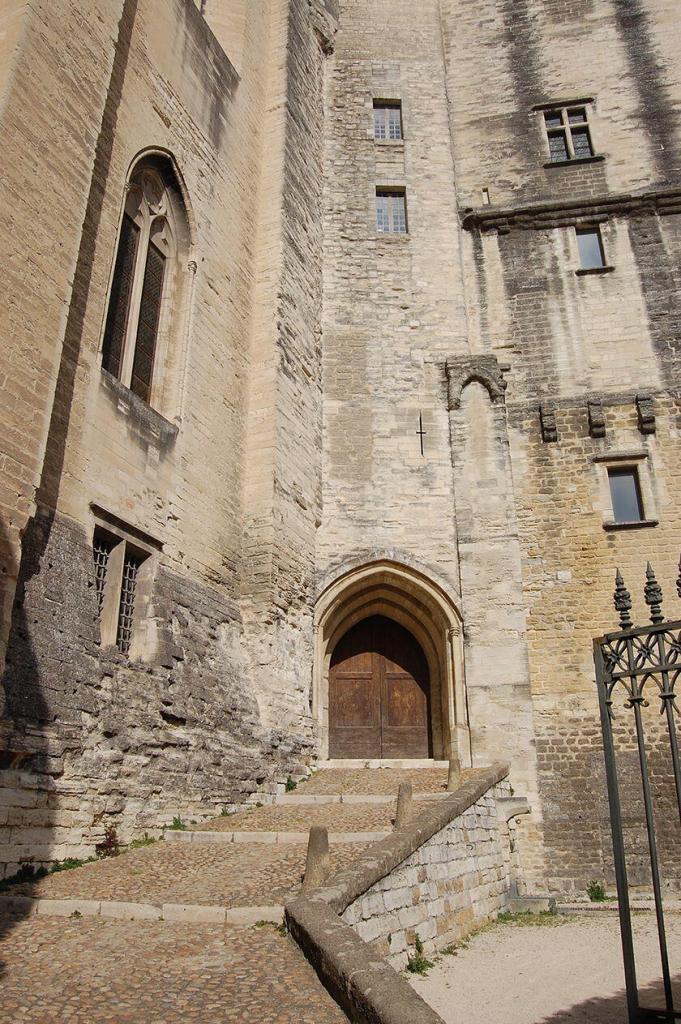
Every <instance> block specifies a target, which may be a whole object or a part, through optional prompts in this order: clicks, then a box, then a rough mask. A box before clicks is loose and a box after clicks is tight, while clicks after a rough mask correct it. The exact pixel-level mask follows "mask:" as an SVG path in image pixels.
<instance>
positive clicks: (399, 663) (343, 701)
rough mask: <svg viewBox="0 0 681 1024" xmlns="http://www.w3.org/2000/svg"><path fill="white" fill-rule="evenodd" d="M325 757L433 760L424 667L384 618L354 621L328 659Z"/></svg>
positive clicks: (402, 633)
mask: <svg viewBox="0 0 681 1024" xmlns="http://www.w3.org/2000/svg"><path fill="white" fill-rule="evenodd" d="M329 756H330V757H339V758H341V757H348V758H350V757H357V758H363V757H366V758H381V757H383V758H391V757H430V756H432V740H431V729H430V678H429V672H428V662H427V661H426V657H425V655H424V653H423V650H422V649H421V646H420V644H419V643H418V642H417V641H416V640H415V639H414V637H413V636H412V634H411V633H410V632H409V631H408V630H407V629H405V628H404V626H401V625H399V623H397V622H394V621H393V620H392V619H389V618H386V617H385V616H383V615H372V616H371V617H369V618H366V619H363V620H362V621H361V622H358V623H357V624H356V625H355V626H353V627H352V628H351V629H349V630H348V632H347V633H345V635H344V636H343V637H342V638H341V639H340V640H339V641H338V643H337V644H336V647H335V649H334V651H333V654H332V655H331V663H330V668H329Z"/></svg>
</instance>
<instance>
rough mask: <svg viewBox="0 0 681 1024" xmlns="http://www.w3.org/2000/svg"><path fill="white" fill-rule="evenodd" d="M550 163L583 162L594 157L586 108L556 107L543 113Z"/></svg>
mask: <svg viewBox="0 0 681 1024" xmlns="http://www.w3.org/2000/svg"><path fill="white" fill-rule="evenodd" d="M544 127H545V129H546V135H547V138H548V142H549V158H550V161H551V163H554V164H555V163H565V161H567V160H584V159H586V158H587V157H591V156H593V155H594V150H593V145H592V143H591V131H590V128H589V123H588V113H587V109H586V107H556V108H555V109H554V110H546V111H544Z"/></svg>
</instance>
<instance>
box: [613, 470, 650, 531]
mask: <svg viewBox="0 0 681 1024" xmlns="http://www.w3.org/2000/svg"><path fill="white" fill-rule="evenodd" d="M608 483H609V485H610V498H611V501H612V513H613V518H614V520H615V522H616V523H640V522H641V521H642V520H643V518H644V517H643V501H642V499H641V485H640V482H639V479H638V470H637V469H636V467H635V466H626V467H624V466H623V467H618V468H616V469H608Z"/></svg>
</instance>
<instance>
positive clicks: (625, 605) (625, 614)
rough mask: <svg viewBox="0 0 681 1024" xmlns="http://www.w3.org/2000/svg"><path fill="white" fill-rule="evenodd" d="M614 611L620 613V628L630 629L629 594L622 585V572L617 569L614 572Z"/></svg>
mask: <svg viewBox="0 0 681 1024" xmlns="http://www.w3.org/2000/svg"><path fill="white" fill-rule="evenodd" d="M614 603H615V611H618V612H619V613H620V626H621V628H622V629H631V626H632V621H631V615H630V614H629V612H630V611H631V594H630V593H629V591H628V590H627V588H626V587H625V586H624V578H623V576H622V573H621V572H620V571H619V569H618V570H617V573H616V574H615V597H614Z"/></svg>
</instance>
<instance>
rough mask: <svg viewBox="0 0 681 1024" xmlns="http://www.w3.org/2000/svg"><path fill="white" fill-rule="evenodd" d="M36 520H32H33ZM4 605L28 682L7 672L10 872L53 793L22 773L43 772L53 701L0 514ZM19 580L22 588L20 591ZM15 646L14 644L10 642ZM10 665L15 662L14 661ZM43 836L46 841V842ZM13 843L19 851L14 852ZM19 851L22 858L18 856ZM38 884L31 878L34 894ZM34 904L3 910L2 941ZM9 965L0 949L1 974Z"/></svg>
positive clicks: (4, 833) (4, 781) (0, 755)
mask: <svg viewBox="0 0 681 1024" xmlns="http://www.w3.org/2000/svg"><path fill="white" fill-rule="evenodd" d="M33 522H34V520H32V523H33ZM0 565H1V572H2V575H1V576H0V587H1V588H2V592H1V594H0V607H1V608H3V609H7V611H9V609H10V608H12V625H11V631H10V638H9V639H10V642H11V643H12V646H13V647H14V648H15V649H16V650H18V651H20V658H21V674H22V682H23V685H22V687H21V689H20V690H19V691H16V690H13V689H12V688H11V687H8V686H7V685H6V684H7V681H8V679H9V672H7V673H4V674H3V678H2V684H0V712H1V715H2V720H1V725H0V836H1V838H0V844H2V846H5V848H6V851H7V852H6V854H5V855H4V856H3V860H9V861H10V867H9V871H8V873H9V874H13V873H15V872H16V871H17V870H20V869H21V867H22V866H24V867H25V868H29V869H30V865H29V862H27V861H23V860H22V851H21V843H22V839H21V833H22V831H23V829H24V828H25V827H26V826H27V824H30V821H32V820H33V819H34V818H35V817H36V814H35V812H36V810H37V809H38V808H37V804H38V803H40V802H41V800H42V801H43V802H46V800H47V794H46V793H43V794H42V795H41V796H39V795H38V791H37V790H36V789H31V788H25V789H24V788H23V787H21V786H20V779H21V778H22V777H24V778H25V777H26V773H31V774H32V773H34V772H40V770H41V761H42V760H43V759H44V757H45V746H46V736H45V732H44V729H45V725H46V722H47V702H46V700H45V696H44V693H43V688H42V680H41V678H40V673H39V670H38V663H37V659H36V657H35V655H34V652H33V646H32V642H31V636H30V628H29V624H28V622H27V621H26V617H25V612H24V608H23V581H22V580H19V581H17V580H16V576H17V566H16V560H15V558H14V554H13V551H12V548H11V545H10V536H9V531H8V528H7V526H6V524H5V522H4V521H3V520H2V518H0ZM15 583H16V592H15ZM8 648H9V644H8ZM8 669H9V663H8ZM49 814H50V812H49V810H48V808H47V807H46V806H45V809H44V814H43V815H40V817H41V819H42V821H41V822H40V824H41V826H42V824H43V821H44V822H45V823H47V821H49ZM41 832H42V833H43V839H44V845H46V846H49V845H50V842H51V839H52V835H51V828H50V826H49V825H47V824H45V826H44V827H41ZM42 845H43V842H41V846H42ZM12 847H15V852H14V853H12V852H11V851H12ZM14 857H16V859H13V858H14ZM31 890H32V886H31V885H30V880H29V889H28V890H27V894H28V895H30V891H31ZM27 914H28V910H23V911H22V910H21V909H19V910H17V911H15V912H13V913H12V914H8V913H5V912H3V911H2V910H0V942H1V941H2V939H3V937H4V936H5V935H6V934H7V933H8V932H9V931H11V930H12V928H14V927H15V926H16V925H17V924H18V923H19V922H20V921H21V920H22V919H23V918H24V917H25V916H27ZM4 969H5V965H4V961H3V960H2V954H1V952H0V976H1V975H2V973H4Z"/></svg>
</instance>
